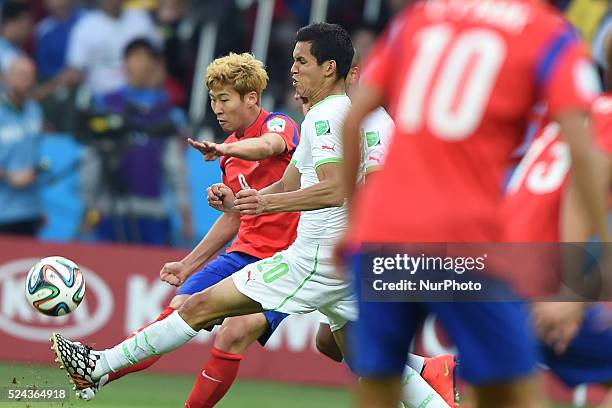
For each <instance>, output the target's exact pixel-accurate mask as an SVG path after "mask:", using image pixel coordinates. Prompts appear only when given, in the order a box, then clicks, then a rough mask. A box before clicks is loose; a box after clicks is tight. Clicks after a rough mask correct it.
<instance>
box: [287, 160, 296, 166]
mask: <svg viewBox="0 0 612 408" xmlns="http://www.w3.org/2000/svg"><path fill="white" fill-rule="evenodd" d="M289 165H291V166H296V165H297V160H295V159H291V161H290V162H289Z"/></svg>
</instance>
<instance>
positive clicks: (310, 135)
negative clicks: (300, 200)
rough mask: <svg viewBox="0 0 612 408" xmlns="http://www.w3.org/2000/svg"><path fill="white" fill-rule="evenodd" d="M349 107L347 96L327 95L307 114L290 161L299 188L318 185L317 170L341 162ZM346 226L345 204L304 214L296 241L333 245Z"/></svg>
mask: <svg viewBox="0 0 612 408" xmlns="http://www.w3.org/2000/svg"><path fill="white" fill-rule="evenodd" d="M350 107H351V101H350V99H349V98H348V96H346V95H330V96H328V97H327V98H325V99H323V100H322V101H320V102H319V103H316V104H315V105H313V106H312V107H311V108H310V110H309V111H308V113H307V114H306V117H305V118H304V121H303V122H302V133H301V138H300V143H299V144H298V146H297V148H296V150H295V153H294V154H293V160H292V163H293V164H294V165H295V167H296V168H297V169H298V171H299V172H300V174H301V177H300V187H301V188H306V187H309V186H312V185H314V184H317V183H318V182H319V178H318V176H317V173H316V169H317V167H319V166H321V165H323V164H326V163H339V162H341V161H342V134H341V132H342V125H343V123H344V118H345V117H346V114H347V112H348V110H349V108H350ZM346 226H347V208H346V203H345V204H344V205H343V206H342V207H330V208H322V209H320V210H313V211H303V212H302V213H301V215H300V222H299V224H298V227H297V236H298V238H297V239H307V240H309V241H314V242H326V241H329V242H333V241H335V240H337V239H338V238H340V237H341V236H342V234H343V233H344V230H345V229H346Z"/></svg>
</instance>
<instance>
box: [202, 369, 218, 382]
mask: <svg viewBox="0 0 612 408" xmlns="http://www.w3.org/2000/svg"><path fill="white" fill-rule="evenodd" d="M202 377H204V378H206V379H209V380H210V381H214V382H216V383H220V382H221V380H217V379H216V378H212V377H211V376H210V375H208V374H206V370H204V371H202Z"/></svg>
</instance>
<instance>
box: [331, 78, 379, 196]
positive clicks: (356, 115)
mask: <svg viewBox="0 0 612 408" xmlns="http://www.w3.org/2000/svg"><path fill="white" fill-rule="evenodd" d="M351 102H352V104H351V109H350V110H349V111H348V114H347V116H346V119H345V120H344V126H343V128H342V146H343V152H344V157H343V163H344V167H343V171H342V183H341V186H342V190H343V191H344V194H345V195H346V197H347V198H348V200H349V203H350V200H351V198H352V197H353V195H354V193H355V188H356V184H355V180H357V174H358V172H359V165H360V162H361V152H360V150H359V146H360V138H361V133H360V129H361V124H362V123H363V120H364V119H365V117H366V116H367V115H368V113H370V112H372V111H373V110H374V109H376V108H377V107H378V106H380V105H382V103H383V94H382V93H381V92H380V91H379V90H377V89H375V88H372V87H367V86H364V87H362V88H360V89H359V90H358V91H357V94H356V95H355V97H354V98H353V99H352V100H351Z"/></svg>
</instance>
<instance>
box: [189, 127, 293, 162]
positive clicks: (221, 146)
mask: <svg viewBox="0 0 612 408" xmlns="http://www.w3.org/2000/svg"><path fill="white" fill-rule="evenodd" d="M187 142H188V143H189V145H190V146H191V147H193V148H194V149H196V150H198V151H199V152H200V153H202V154H203V155H204V158H205V159H206V160H215V159H216V158H217V157H218V156H228V157H236V158H239V159H243V160H252V161H256V160H263V159H267V158H268V157H272V156H276V155H279V154H282V153H284V152H285V150H286V149H287V145H286V143H285V141H284V140H283V138H282V136H280V135H279V134H277V133H265V134H263V135H261V136H260V137H258V138H250V139H245V140H240V141H237V142H234V143H213V142H206V141H204V142H198V141H195V140H193V139H188V140H187Z"/></svg>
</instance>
